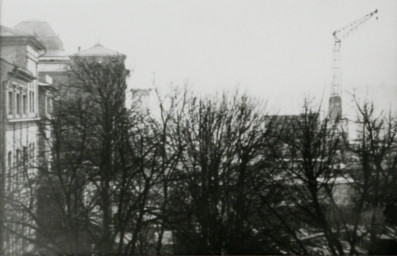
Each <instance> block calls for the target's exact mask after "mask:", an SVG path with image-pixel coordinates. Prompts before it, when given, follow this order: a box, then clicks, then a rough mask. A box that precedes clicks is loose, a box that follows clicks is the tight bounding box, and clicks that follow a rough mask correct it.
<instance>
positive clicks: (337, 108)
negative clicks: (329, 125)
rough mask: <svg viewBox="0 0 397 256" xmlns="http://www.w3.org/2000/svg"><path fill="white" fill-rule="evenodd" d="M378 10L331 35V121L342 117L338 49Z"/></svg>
mask: <svg viewBox="0 0 397 256" xmlns="http://www.w3.org/2000/svg"><path fill="white" fill-rule="evenodd" d="M376 13H378V10H375V11H373V12H371V13H368V14H367V15H365V16H363V17H361V18H360V19H358V20H355V21H353V22H351V23H349V24H348V25H346V26H344V27H342V28H340V29H338V30H335V31H334V32H333V33H332V35H333V37H334V48H333V61H332V82H331V97H330V102H329V103H330V106H329V117H330V119H331V120H334V121H338V120H339V119H340V118H341V117H342V106H341V103H342V102H341V98H340V96H341V70H340V49H341V43H342V39H345V38H347V37H348V36H349V35H351V34H352V33H353V32H354V31H356V30H357V29H358V28H359V27H360V26H361V25H362V24H364V23H365V22H366V21H368V20H369V19H370V18H371V17H373V16H374V15H375V14H376Z"/></svg>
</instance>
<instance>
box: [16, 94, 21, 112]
mask: <svg viewBox="0 0 397 256" xmlns="http://www.w3.org/2000/svg"><path fill="white" fill-rule="evenodd" d="M16 108H17V115H20V114H21V95H20V94H19V93H17V106H16Z"/></svg>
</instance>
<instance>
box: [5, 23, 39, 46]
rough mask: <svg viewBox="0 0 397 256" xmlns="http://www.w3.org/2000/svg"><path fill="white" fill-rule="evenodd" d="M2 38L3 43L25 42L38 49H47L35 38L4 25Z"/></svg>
mask: <svg viewBox="0 0 397 256" xmlns="http://www.w3.org/2000/svg"><path fill="white" fill-rule="evenodd" d="M0 36H1V37H2V39H1V42H2V43H15V42H24V43H29V44H31V45H32V46H33V47H36V49H39V50H44V49H45V46H44V44H43V43H42V42H40V41H39V40H37V38H36V37H35V36H33V35H30V34H27V33H24V32H21V31H19V30H16V29H11V28H8V27H5V26H2V25H0Z"/></svg>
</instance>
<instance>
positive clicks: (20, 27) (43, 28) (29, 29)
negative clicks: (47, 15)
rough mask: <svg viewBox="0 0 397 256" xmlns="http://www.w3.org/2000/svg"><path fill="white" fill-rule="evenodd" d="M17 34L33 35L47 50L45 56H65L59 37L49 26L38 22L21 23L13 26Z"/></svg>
mask: <svg viewBox="0 0 397 256" xmlns="http://www.w3.org/2000/svg"><path fill="white" fill-rule="evenodd" d="M14 29H15V30H16V31H17V32H22V33H25V34H29V35H33V36H35V37H37V39H38V40H39V41H40V42H41V43H42V44H44V46H45V47H46V49H47V52H46V54H45V56H63V55H66V54H65V53H64V49H63V43H62V41H61V39H59V36H58V35H57V34H55V32H54V30H53V29H52V28H51V26H50V25H49V24H48V23H47V22H45V21H40V20H29V21H22V22H21V23H19V24H17V25H15V26H14Z"/></svg>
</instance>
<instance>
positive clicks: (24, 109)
mask: <svg viewBox="0 0 397 256" xmlns="http://www.w3.org/2000/svg"><path fill="white" fill-rule="evenodd" d="M22 105H23V106H22V108H23V114H26V112H27V108H28V105H27V99H26V95H23V96H22Z"/></svg>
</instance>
